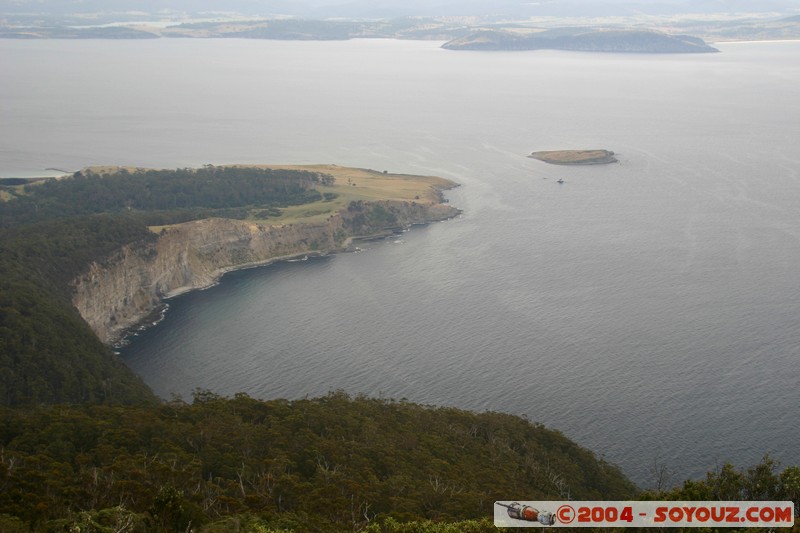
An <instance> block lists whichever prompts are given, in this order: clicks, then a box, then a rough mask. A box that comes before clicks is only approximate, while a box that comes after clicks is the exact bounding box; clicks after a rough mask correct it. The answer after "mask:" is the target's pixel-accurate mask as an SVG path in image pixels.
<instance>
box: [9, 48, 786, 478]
mask: <svg viewBox="0 0 800 533" xmlns="http://www.w3.org/2000/svg"><path fill="white" fill-rule="evenodd" d="M440 45H441V43H440V42H418V41H406V42H402V41H391V40H354V41H345V42H334V43H324V42H281V41H248V40H237V39H229V40H224V41H220V40H214V41H203V40H177V39H171V40H163V39H162V40H155V41H146V42H142V41H135V42H134V41H107V42H104V43H103V44H102V46H97V43H96V42H89V41H52V40H40V41H29V42H22V41H0V70H2V72H3V73H4V76H3V80H2V82H0V102H2V103H0V105H1V106H2V107H1V108H0V116H1V117H2V121H0V122H2V126H0V174H2V175H3V176H20V175H38V174H41V173H42V171H43V170H44V169H45V168H48V167H55V168H66V169H72V170H74V169H78V168H80V167H83V166H86V165H92V164H119V165H133V166H142V167H182V166H199V165H202V164H205V163H213V164H225V163H298V164H301V163H336V164H339V165H349V166H360V167H369V168H375V169H379V170H384V169H387V170H389V171H393V172H408V173H421V174H436V175H440V176H443V177H446V178H450V179H453V180H455V181H457V182H459V183H460V184H461V185H462V186H461V187H460V188H458V189H455V190H452V191H450V192H448V193H447V197H448V198H449V200H450V202H451V203H452V204H453V205H455V206H457V207H459V208H461V209H463V210H464V214H463V215H461V216H460V217H459V218H457V219H454V220H451V221H446V222H442V223H437V224H433V225H430V226H427V227H423V228H414V229H412V230H411V231H409V232H407V233H404V234H403V235H401V236H398V237H397V238H395V239H389V240H386V241H382V242H376V243H370V244H368V245H364V246H363V248H364V250H363V251H362V252H361V253H355V254H343V255H337V256H330V257H326V258H322V259H315V260H309V261H303V262H296V263H284V264H279V265H274V266H271V267H266V268H262V269H255V270H249V271H241V272H236V273H232V274H229V275H227V276H225V278H223V280H222V283H221V284H219V285H218V286H216V287H214V288H211V289H209V290H206V291H201V292H196V293H191V294H187V295H184V296H181V297H178V298H175V299H173V300H172V301H171V302H170V306H171V308H170V310H169V312H168V313H167V315H166V318H165V319H164V321H163V322H161V323H160V324H159V325H157V326H155V327H153V328H151V329H149V330H148V331H146V332H145V333H143V334H141V335H139V336H138V337H135V338H134V339H133V342H131V344H130V345H128V346H127V347H126V348H124V349H123V351H122V355H123V357H124V359H125V361H126V362H127V363H128V364H129V365H130V366H131V367H132V368H134V370H136V371H137V372H138V373H139V374H141V375H142V376H143V377H144V379H145V381H146V382H147V383H148V384H149V385H150V386H151V387H153V388H154V390H155V391H156V392H157V393H158V394H160V395H162V396H165V397H168V396H169V395H170V394H172V393H175V394H180V395H183V396H184V397H189V396H190V394H191V391H192V389H194V388H195V387H201V388H208V389H211V390H213V391H216V392H219V393H222V394H234V393H236V392H240V391H243V392H247V393H248V394H250V395H252V396H256V397H261V398H275V397H287V398H300V397H303V396H306V395H311V396H314V395H320V394H325V393H327V392H328V391H330V390H334V389H344V390H345V391H347V392H349V393H352V394H357V393H364V394H368V395H374V396H380V395H382V396H385V397H392V398H397V399H399V398H407V399H408V400H411V401H415V402H421V403H429V404H436V405H448V406H458V407H462V408H466V409H472V410H478V411H481V410H494V411H503V412H509V413H513V414H518V415H525V416H527V417H528V418H529V419H531V420H534V421H538V422H542V423H544V424H546V425H547V426H549V427H551V428H556V429H559V430H561V431H563V432H564V433H565V434H566V435H567V436H569V437H570V438H573V439H575V440H576V441H577V442H579V443H580V444H582V445H585V446H587V447H589V448H591V449H593V450H594V451H595V452H596V453H597V454H598V455H601V456H604V457H605V458H606V459H608V460H610V461H613V462H615V463H617V464H619V465H620V466H621V467H622V468H623V470H624V471H625V473H626V474H628V475H629V476H631V477H632V479H634V480H635V481H637V482H639V483H640V484H642V485H645V486H646V485H648V483H649V482H650V481H651V480H652V476H651V475H650V468H651V467H652V465H653V461H654V459H656V458H658V459H659V460H660V461H662V462H664V463H666V464H667V465H668V466H669V467H670V468H672V469H673V470H674V471H675V472H676V478H677V479H683V478H686V477H690V476H698V475H701V474H702V473H704V472H705V471H707V470H709V469H712V468H714V467H715V466H717V465H719V464H721V463H722V462H724V461H732V462H734V463H735V464H736V465H737V466H746V465H749V464H752V463H755V462H757V461H758V460H759V459H760V458H761V457H762V456H763V455H764V454H765V453H769V454H771V455H772V456H773V457H776V458H777V459H779V460H781V461H782V462H783V463H784V464H786V463H798V462H800V451H799V450H798V447H797V441H798V437H800V422H798V407H800V394H798V392H797V391H798V387H797V385H798V383H799V382H800V364H798V363H800V268H798V265H800V152H799V151H798V139H800V101H799V100H798V99H797V87H798V86H800V62H798V61H797V58H798V57H800V43H799V42H783V43H741V44H720V45H717V46H718V48H720V50H721V51H722V53H720V54H708V55H702V56H684V55H680V56H675V55H661V56H645V55H616V54H590V53H577V52H555V51H537V52H507V53H506V52H495V53H481V52H450V51H447V50H442V49H440V48H439V46H440ZM567 148H606V149H610V150H613V151H615V152H616V154H617V157H618V158H619V159H620V163H619V164H613V165H602V166H591V167H560V166H550V165H547V164H545V163H542V162H539V161H536V160H533V159H529V158H526V157H525V156H526V155H527V154H529V153H530V152H532V151H535V150H552V149H567ZM559 178H563V179H564V180H565V183H564V184H562V185H559V184H558V183H556V180H558V179H559Z"/></svg>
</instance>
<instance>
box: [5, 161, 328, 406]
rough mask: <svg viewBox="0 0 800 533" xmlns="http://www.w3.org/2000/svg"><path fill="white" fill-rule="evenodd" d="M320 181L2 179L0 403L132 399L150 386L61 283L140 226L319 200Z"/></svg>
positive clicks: (242, 170)
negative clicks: (89, 320) (103, 339)
mask: <svg viewBox="0 0 800 533" xmlns="http://www.w3.org/2000/svg"><path fill="white" fill-rule="evenodd" d="M332 180H333V178H332V177H331V176H329V175H326V174H322V173H316V172H309V171H304V170H275V169H265V168H251V167H213V166H206V167H203V168H201V169H196V170H195V169H178V170H137V171H134V172H130V171H128V170H125V169H122V170H119V171H117V172H113V173H94V172H91V171H85V172H78V173H76V174H75V175H73V176H71V177H67V178H64V179H59V180H46V181H44V182H41V181H40V182H36V183H32V184H28V185H20V184H19V183H16V182H11V183H10V184H9V183H8V182H7V184H6V187H4V190H5V191H6V192H7V193H8V195H9V196H10V199H8V200H7V201H2V202H0V405H21V404H30V403H62V402H92V403H98V402H99V403H137V402H152V401H155V398H154V396H153V395H152V393H151V392H150V390H149V389H148V388H147V387H146V386H145V385H144V384H143V383H142V382H141V380H140V379H139V378H138V377H137V376H136V375H135V374H133V372H131V371H130V370H129V369H128V368H127V367H126V366H125V365H124V364H123V363H122V362H121V361H120V360H119V359H118V358H116V357H115V356H114V355H113V354H112V353H111V351H110V350H109V348H108V347H106V346H104V345H102V343H100V341H99V340H98V339H97V338H96V336H95V335H94V333H93V332H92V331H91V330H90V328H89V327H88V325H87V324H86V323H85V321H84V320H83V319H82V318H81V317H80V316H79V314H78V312H77V311H76V310H75V308H74V306H73V305H72V302H71V287H70V285H69V283H70V281H71V280H73V279H75V277H77V276H78V275H79V274H80V273H81V272H82V271H83V270H84V269H85V268H86V267H87V265H89V264H90V263H91V262H92V261H102V260H104V259H105V258H106V257H108V256H109V255H110V254H111V253H112V252H113V251H115V250H118V249H119V248H121V247H122V246H124V245H126V244H132V243H138V242H144V241H148V240H151V241H152V240H154V239H155V238H156V235H155V234H153V233H152V232H151V231H149V230H148V225H151V224H169V223H175V222H182V221H185V220H192V219H198V218H204V217H208V216H224V217H230V218H244V217H246V216H247V214H248V213H249V212H250V210H252V209H255V210H257V211H258V212H261V213H269V212H273V211H274V210H276V209H279V208H280V207H281V206H287V205H297V204H302V203H306V202H309V201H316V200H318V199H320V198H322V195H321V194H320V193H319V191H317V190H315V189H314V188H313V187H314V186H315V185H326V184H330V183H331V182H332Z"/></svg>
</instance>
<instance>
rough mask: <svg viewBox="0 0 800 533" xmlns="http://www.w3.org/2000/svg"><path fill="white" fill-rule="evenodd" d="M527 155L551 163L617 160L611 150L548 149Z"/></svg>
mask: <svg viewBox="0 0 800 533" xmlns="http://www.w3.org/2000/svg"><path fill="white" fill-rule="evenodd" d="M528 157H532V158H533V159H538V160H539V161H544V162H545V163H550V164H552V165H604V164H607V163H616V162H617V158H616V157H614V152H612V151H611V150H550V151H543V152H533V153H532V154H531V155H529V156H528Z"/></svg>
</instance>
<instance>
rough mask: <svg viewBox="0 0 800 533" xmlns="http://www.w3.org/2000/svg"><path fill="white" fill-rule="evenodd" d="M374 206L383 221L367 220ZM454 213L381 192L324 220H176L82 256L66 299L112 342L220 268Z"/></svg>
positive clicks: (339, 244) (310, 251)
mask: <svg viewBox="0 0 800 533" xmlns="http://www.w3.org/2000/svg"><path fill="white" fill-rule="evenodd" d="M374 213H379V214H380V220H383V221H384V223H380V222H375V221H374V220H375V219H376V218H377V217H375V216H373V214H374ZM460 213H461V211H460V210H459V209H457V208H454V207H452V206H449V205H447V204H444V203H420V202H407V201H397V200H382V201H375V202H363V203H361V204H359V205H357V206H356V207H355V208H353V207H352V206H351V208H350V209H344V210H341V211H339V212H337V213H335V214H333V215H331V216H330V217H329V218H328V219H327V220H326V221H325V222H309V223H296V224H285V225H276V226H267V225H262V224H257V223H254V222H250V221H244V220H232V219H221V218H214V219H204V220H196V221H192V222H185V223H182V224H176V225H174V226H170V227H169V228H166V229H164V230H162V231H161V232H160V234H159V237H158V239H157V240H156V241H155V242H151V243H141V244H132V245H127V246H124V247H123V248H122V249H120V250H118V251H117V252H115V253H114V254H112V256H111V257H108V258H106V259H105V260H104V261H102V262H94V263H92V264H90V265H89V266H88V268H87V269H86V271H85V272H84V274H82V275H81V276H79V277H78V278H76V279H75V280H73V282H72V286H73V299H72V300H73V304H74V305H75V307H76V308H77V309H78V311H79V312H80V314H81V316H82V317H83V318H84V320H86V322H87V323H88V324H89V326H90V327H91V328H92V330H93V331H94V332H95V334H96V335H97V336H98V338H99V339H100V340H101V341H102V342H104V343H105V344H107V345H113V344H115V343H118V342H119V341H120V340H121V339H122V338H124V336H125V335H126V334H128V333H130V332H131V331H132V330H133V329H135V328H138V326H139V325H141V324H142V323H143V321H145V320H146V319H147V317H149V316H152V313H153V312H154V311H157V310H158V309H160V308H161V307H162V306H163V305H164V300H166V299H168V298H172V297H175V296H178V295H180V294H183V293H185V292H188V291H192V290H199V289H205V288H208V287H211V286H213V285H215V284H216V283H218V281H219V279H220V278H221V277H222V276H223V275H224V274H226V273H228V272H231V271H234V270H241V269H245V268H255V267H259V266H266V265H269V264H272V263H275V262H279V261H288V260H296V259H300V258H302V257H304V256H311V255H327V254H331V253H340V252H346V251H352V250H353V248H352V241H353V239H355V238H368V237H376V238H379V237H385V236H389V235H392V234H394V233H395V232H396V230H398V229H404V228H407V227H409V226H412V225H417V224H428V223H431V222H436V221H440V220H446V219H449V218H453V217H455V216H457V215H458V214H460ZM386 222H389V223H386Z"/></svg>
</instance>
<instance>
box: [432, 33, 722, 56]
mask: <svg viewBox="0 0 800 533" xmlns="http://www.w3.org/2000/svg"><path fill="white" fill-rule="evenodd" d="M442 48H447V49H449V50H543V49H547V50H574V51H583V52H627V53H648V54H657V53H707V52H719V50H717V49H716V48H714V47H712V46H709V45H708V44H706V43H705V41H703V40H702V39H699V38H697V37H691V36H689V35H668V34H666V33H662V32H659V31H652V30H618V29H614V30H602V29H601V30H596V29H579V28H560V29H554V30H545V31H536V32H531V31H510V30H483V31H477V32H474V33H470V34H469V35H466V36H464V37H459V38H456V39H453V40H451V41H448V42H447V43H445V44H444V45H443V46H442Z"/></svg>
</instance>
